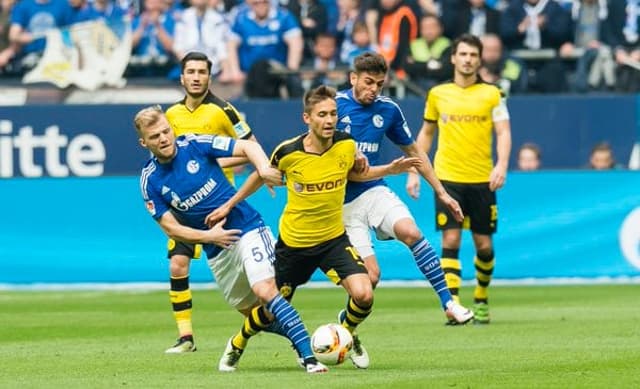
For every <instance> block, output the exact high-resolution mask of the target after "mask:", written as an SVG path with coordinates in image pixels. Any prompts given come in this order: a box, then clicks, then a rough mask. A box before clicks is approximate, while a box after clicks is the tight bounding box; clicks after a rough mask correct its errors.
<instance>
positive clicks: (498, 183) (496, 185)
mask: <svg viewBox="0 0 640 389" xmlns="http://www.w3.org/2000/svg"><path fill="white" fill-rule="evenodd" d="M506 180H507V169H505V168H502V167H500V166H497V165H496V166H495V167H494V168H493V170H491V175H490V176H489V189H490V190H491V191H492V192H495V191H496V190H498V189H500V188H502V187H503V186H504V183H505V182H506Z"/></svg>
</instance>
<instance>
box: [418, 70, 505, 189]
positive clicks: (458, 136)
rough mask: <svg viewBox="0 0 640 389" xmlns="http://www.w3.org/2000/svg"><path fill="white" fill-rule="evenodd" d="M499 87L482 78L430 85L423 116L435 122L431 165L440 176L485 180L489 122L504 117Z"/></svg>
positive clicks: (490, 147)
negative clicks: (435, 143)
mask: <svg viewBox="0 0 640 389" xmlns="http://www.w3.org/2000/svg"><path fill="white" fill-rule="evenodd" d="M508 119H509V113H508V110H507V106H506V104H505V102H504V99H503V96H502V94H501V92H500V90H499V89H498V88H497V87H496V86H495V85H492V84H488V83H485V82H482V81H478V82H477V83H475V84H473V85H471V86H469V87H466V88H462V87H460V86H458V85H456V84H455V83H453V82H447V83H443V84H440V85H437V86H435V87H433V88H432V89H431V90H430V91H429V94H428V96H427V101H426V103H425V110H424V120H425V121H428V122H433V123H437V125H438V147H437V149H436V156H435V159H434V169H435V172H436V175H437V176H438V178H439V179H440V180H444V181H453V182H459V183H480V182H488V181H489V176H490V174H491V170H492V168H493V157H492V150H493V125H494V123H495V122H497V121H501V120H508Z"/></svg>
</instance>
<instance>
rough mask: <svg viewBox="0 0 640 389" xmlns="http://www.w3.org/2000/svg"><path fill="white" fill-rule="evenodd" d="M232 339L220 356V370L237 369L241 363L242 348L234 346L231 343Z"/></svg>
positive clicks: (229, 370)
mask: <svg viewBox="0 0 640 389" xmlns="http://www.w3.org/2000/svg"><path fill="white" fill-rule="evenodd" d="M231 339H233V337H231V338H229V341H228V342H227V347H225V349H224V353H223V354H222V357H221V358H220V362H218V370H220V371H225V372H232V371H236V369H237V368H238V363H240V357H241V356H242V350H239V349H237V348H235V347H233V344H232V343H231Z"/></svg>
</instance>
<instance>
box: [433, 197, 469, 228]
mask: <svg viewBox="0 0 640 389" xmlns="http://www.w3.org/2000/svg"><path fill="white" fill-rule="evenodd" d="M438 197H439V200H440V201H442V203H443V204H444V205H446V206H447V209H448V210H449V212H451V214H452V215H453V218H454V219H456V221H457V222H458V223H462V221H463V220H464V214H463V213H462V207H460V204H458V202H457V201H456V199H454V198H453V197H451V196H450V195H449V193H447V192H444V193H442V194H440V195H438Z"/></svg>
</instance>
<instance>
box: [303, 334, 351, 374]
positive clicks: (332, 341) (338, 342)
mask: <svg viewBox="0 0 640 389" xmlns="http://www.w3.org/2000/svg"><path fill="white" fill-rule="evenodd" d="M352 346H353V337H352V336H351V333H350V332H349V331H348V330H347V329H346V328H344V327H343V326H341V325H340V324H324V325H321V326H320V327H318V329H317V330H316V331H315V332H314V333H313V335H312V336H311V348H312V349H313V354H314V355H315V356H316V359H317V360H318V361H320V362H322V363H324V364H325V365H339V364H341V363H342V362H344V360H345V359H347V357H348V356H349V353H351V347H352Z"/></svg>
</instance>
